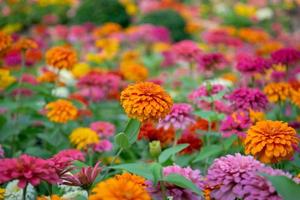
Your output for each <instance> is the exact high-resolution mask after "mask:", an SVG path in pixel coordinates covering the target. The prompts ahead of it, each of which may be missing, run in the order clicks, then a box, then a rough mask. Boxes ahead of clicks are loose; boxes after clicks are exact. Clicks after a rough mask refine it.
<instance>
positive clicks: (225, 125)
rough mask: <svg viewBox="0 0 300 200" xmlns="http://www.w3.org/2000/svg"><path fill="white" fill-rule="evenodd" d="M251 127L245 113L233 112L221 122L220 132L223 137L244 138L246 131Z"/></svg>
mask: <svg viewBox="0 0 300 200" xmlns="http://www.w3.org/2000/svg"><path fill="white" fill-rule="evenodd" d="M250 126H251V121H250V118H249V116H248V113H246V112H234V113H232V114H231V115H228V116H227V117H226V118H225V120H223V121H222V123H221V126H220V131H221V132H222V133H223V136H224V137H230V136H231V135H237V136H239V137H240V138H245V136H246V130H247V129H248V128H249V127H250Z"/></svg>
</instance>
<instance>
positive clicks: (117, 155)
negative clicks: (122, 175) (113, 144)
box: [102, 148, 123, 178]
mask: <svg viewBox="0 0 300 200" xmlns="http://www.w3.org/2000/svg"><path fill="white" fill-rule="evenodd" d="M122 151H123V148H120V149H119V151H118V152H117V154H116V155H115V156H114V157H113V159H112V160H111V162H110V165H113V164H114V163H115V161H116V159H117V157H119V156H120V154H121V153H122ZM104 170H105V172H104V173H103V176H102V178H105V177H106V176H107V174H108V172H109V170H110V168H109V167H106V168H105V169H104Z"/></svg>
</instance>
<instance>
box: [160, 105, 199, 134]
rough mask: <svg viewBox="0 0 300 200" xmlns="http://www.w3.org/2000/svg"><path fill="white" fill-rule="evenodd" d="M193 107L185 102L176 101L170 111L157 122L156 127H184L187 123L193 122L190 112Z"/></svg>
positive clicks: (182, 128)
mask: <svg viewBox="0 0 300 200" xmlns="http://www.w3.org/2000/svg"><path fill="white" fill-rule="evenodd" d="M192 112H193V108H192V106H191V105H189V104H187V103H176V104H174V105H173V107H172V109H171V112H170V113H169V114H168V115H167V116H166V117H165V118H164V119H161V120H160V121H159V122H158V125H157V126H158V128H162V127H163V128H164V129H166V130H167V129H169V128H171V127H173V128H175V129H181V130H184V129H186V128H187V127H188V126H189V125H191V124H192V123H194V122H195V119H194V116H193V114H192Z"/></svg>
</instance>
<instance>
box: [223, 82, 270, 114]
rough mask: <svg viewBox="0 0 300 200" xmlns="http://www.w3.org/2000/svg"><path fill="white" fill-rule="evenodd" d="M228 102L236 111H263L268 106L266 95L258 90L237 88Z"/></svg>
mask: <svg viewBox="0 0 300 200" xmlns="http://www.w3.org/2000/svg"><path fill="white" fill-rule="evenodd" d="M228 100H229V101H230V102H231V105H232V107H233V109H234V110H244V111H248V110H249V109H252V110H254V111H262V110H264V109H266V107H267V105H268V99H267V97H266V95H265V94H264V93H263V92H262V91H260V90H259V89H256V88H246V87H244V88H237V89H235V90H234V91H233V92H232V93H231V94H230V95H229V96H228Z"/></svg>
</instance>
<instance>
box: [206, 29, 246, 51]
mask: <svg viewBox="0 0 300 200" xmlns="http://www.w3.org/2000/svg"><path fill="white" fill-rule="evenodd" d="M203 40H204V41H205V42H207V43H209V44H212V45H226V46H233V47H238V46H241V45H242V41H241V40H240V39H238V38H236V37H233V36H231V35H230V34H229V33H228V32H227V31H225V30H222V29H215V30H210V31H208V32H206V33H204V35H203Z"/></svg>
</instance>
